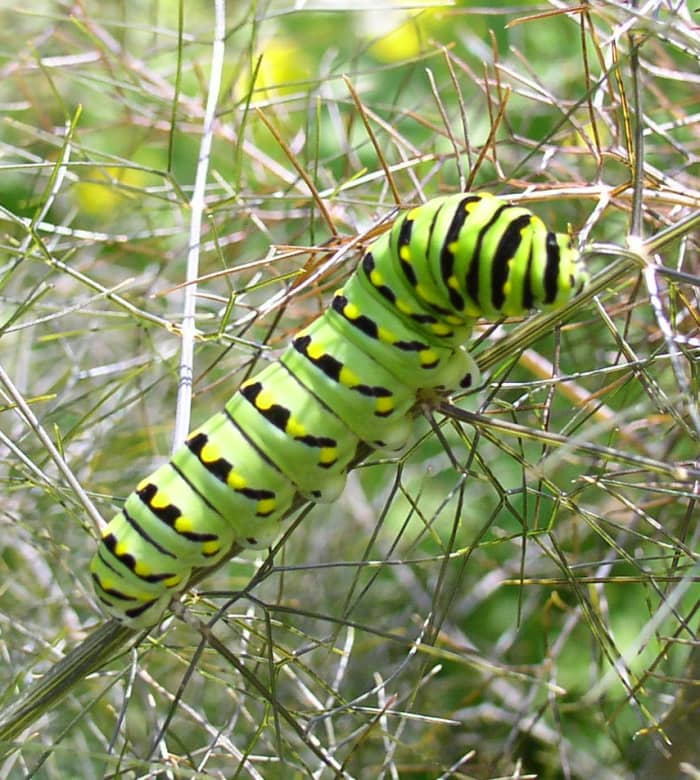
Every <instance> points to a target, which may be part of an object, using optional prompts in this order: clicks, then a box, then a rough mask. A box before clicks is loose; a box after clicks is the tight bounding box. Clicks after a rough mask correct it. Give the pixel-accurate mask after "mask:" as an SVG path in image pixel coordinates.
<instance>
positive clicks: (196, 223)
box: [173, 0, 226, 449]
mask: <svg viewBox="0 0 700 780" xmlns="http://www.w3.org/2000/svg"><path fill="white" fill-rule="evenodd" d="M225 34H226V3H225V0H215V2H214V42H213V46H212V55H211V74H210V76H209V94H208V96H207V105H206V109H205V112H204V126H203V130H202V141H201V144H200V146H199V159H198V161H197V172H196V175H195V180H194V189H193V192H192V199H191V201H190V208H191V212H190V236H189V245H188V250H187V272H186V280H185V297H184V302H183V310H182V344H181V347H180V368H179V376H180V378H179V382H178V389H177V407H176V412H175V427H174V430H173V449H175V448H176V447H178V446H179V445H180V444H181V443H182V441H183V440H184V438H185V437H186V436H187V432H188V430H189V427H190V405H191V402H192V376H193V370H192V366H193V363H194V337H195V314H196V307H197V284H196V279H197V277H198V275H199V248H200V239H201V234H202V215H203V213H204V198H205V195H206V185H207V175H208V172H209V158H210V154H211V144H212V138H213V136H214V125H215V122H216V107H217V104H218V100H219V90H220V89H221V73H222V69H223V65H224V51H225V43H224V39H225Z"/></svg>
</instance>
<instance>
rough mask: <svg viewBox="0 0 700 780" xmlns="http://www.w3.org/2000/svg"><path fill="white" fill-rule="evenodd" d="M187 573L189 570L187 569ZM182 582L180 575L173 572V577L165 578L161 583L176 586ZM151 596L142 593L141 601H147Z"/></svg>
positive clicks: (168, 586)
mask: <svg viewBox="0 0 700 780" xmlns="http://www.w3.org/2000/svg"><path fill="white" fill-rule="evenodd" d="M188 573H189V571H188ZM181 582H182V577H181V575H179V574H175V575H174V576H173V577H170V578H169V579H167V580H163V583H164V584H165V587H166V588H177V586H178V585H179V584H180V583H181ZM150 598H151V594H150V593H148V594H144V595H143V597H142V598H141V601H147V600H148V599H150Z"/></svg>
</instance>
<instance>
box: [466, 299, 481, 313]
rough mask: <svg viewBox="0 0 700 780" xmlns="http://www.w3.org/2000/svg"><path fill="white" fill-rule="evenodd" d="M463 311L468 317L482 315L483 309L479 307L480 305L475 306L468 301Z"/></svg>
mask: <svg viewBox="0 0 700 780" xmlns="http://www.w3.org/2000/svg"><path fill="white" fill-rule="evenodd" d="M463 312H464V313H465V314H466V315H467V317H480V316H481V309H479V307H478V306H474V304H472V303H470V302H469V301H467V302H466V304H465V305H464V309H463Z"/></svg>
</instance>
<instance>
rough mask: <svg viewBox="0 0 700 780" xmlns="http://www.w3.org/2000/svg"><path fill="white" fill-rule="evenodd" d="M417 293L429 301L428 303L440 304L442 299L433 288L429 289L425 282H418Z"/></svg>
mask: <svg viewBox="0 0 700 780" xmlns="http://www.w3.org/2000/svg"><path fill="white" fill-rule="evenodd" d="M415 290H416V295H418V297H419V298H422V299H423V300H424V301H427V302H428V303H435V304H437V305H440V300H439V299H438V298H437V296H435V295H433V293H432V291H431V290H428V289H427V288H426V287H425V285H423V284H417V285H416V287H415Z"/></svg>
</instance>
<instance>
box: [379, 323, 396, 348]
mask: <svg viewBox="0 0 700 780" xmlns="http://www.w3.org/2000/svg"><path fill="white" fill-rule="evenodd" d="M377 338H378V339H379V340H380V341H383V342H385V343H386V344H393V343H394V342H395V341H396V336H395V335H394V334H393V333H392V332H391V331H390V330H387V329H386V328H382V327H379V328H377Z"/></svg>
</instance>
